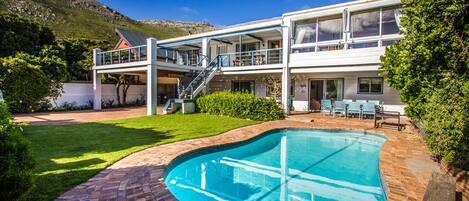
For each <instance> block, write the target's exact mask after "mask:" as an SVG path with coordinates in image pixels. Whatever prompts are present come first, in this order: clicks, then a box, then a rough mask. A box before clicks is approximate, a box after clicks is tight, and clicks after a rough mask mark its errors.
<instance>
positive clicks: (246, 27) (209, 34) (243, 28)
mask: <svg viewBox="0 0 469 201" xmlns="http://www.w3.org/2000/svg"><path fill="white" fill-rule="evenodd" d="M281 24H282V19H281V18H276V19H272V20H268V21H262V22H259V23H253V24H247V25H240V26H234V27H230V28H226V29H220V30H216V31H210V32H205V33H200V34H194V35H190V36H183V37H178V38H171V39H166V40H159V41H158V44H159V45H166V44H169V43H175V42H181V41H187V40H195V39H201V38H204V37H212V36H217V35H221V34H228V33H231V32H240V31H247V30H253V29H259V28H264V27H272V26H280V25H281Z"/></svg>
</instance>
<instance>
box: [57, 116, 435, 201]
mask: <svg viewBox="0 0 469 201" xmlns="http://www.w3.org/2000/svg"><path fill="white" fill-rule="evenodd" d="M289 128H310V129H311V128H312V129H322V130H355V131H359V132H362V131H363V132H368V133H373V134H379V135H383V136H385V137H387V138H388V139H387V140H386V141H385V142H384V143H383V145H382V147H381V151H380V156H379V169H380V173H381V179H382V180H383V181H384V187H385V189H386V191H387V196H388V200H421V199H422V198H423V194H424V190H425V186H426V184H427V183H428V180H429V179H430V178H429V177H424V178H423V182H421V181H420V180H422V179H421V178H417V177H416V176H414V175H413V173H412V171H411V170H410V169H409V168H406V167H405V166H406V162H405V159H406V154H407V153H409V150H410V151H411V152H412V151H418V152H423V153H424V154H423V156H424V157H426V156H428V158H429V153H428V150H426V148H425V146H424V145H423V144H422V143H421V142H418V140H416V139H415V138H411V139H410V141H411V142H410V143H409V142H407V141H409V139H407V135H409V134H404V133H402V132H397V131H392V130H384V129H375V128H370V127H368V125H366V126H358V127H352V126H349V125H346V126H343V125H339V124H332V125H327V124H325V125H322V124H317V123H310V122H301V121H292V120H279V121H271V122H264V123H261V124H256V125H251V126H246V127H242V128H238V129H234V130H231V131H228V132H225V133H222V134H219V135H216V136H211V137H206V138H198V139H191V140H185V141H179V142H174V143H170V144H164V145H160V146H156V147H151V148H148V149H145V150H143V151H140V152H137V153H134V154H131V155H129V156H127V157H125V158H124V159H122V160H120V161H118V162H116V163H114V164H113V165H111V166H109V167H108V168H106V169H104V170H102V171H101V172H100V173H98V174H97V175H96V176H94V177H93V178H91V179H90V180H88V181H87V182H85V183H82V184H80V185H78V186H76V187H75V188H73V189H71V190H69V191H68V192H66V193H64V194H62V195H61V196H60V197H59V198H58V199H57V200H111V199H116V200H120V199H124V200H125V199H145V200H177V199H176V198H175V197H174V196H173V195H172V194H171V192H170V191H169V189H168V188H167V186H166V185H165V184H164V176H165V172H166V170H167V169H168V167H169V166H170V164H171V162H173V161H175V160H176V159H177V158H178V157H182V156H183V155H185V154H188V153H190V152H195V151H197V150H201V149H204V148H205V149H207V148H210V147H217V146H229V145H230V144H238V143H242V142H244V141H247V140H253V139H254V140H255V138H257V137H259V136H262V134H264V133H266V132H269V131H271V130H275V129H289ZM416 142H417V143H416ZM406 144H408V145H410V146H405V148H406V149H404V150H401V149H400V148H399V147H401V145H402V146H404V145H406ZM415 144H417V145H418V146H414V145H415ZM396 164H397V165H396ZM413 177H414V178H413Z"/></svg>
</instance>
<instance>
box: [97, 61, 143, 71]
mask: <svg viewBox="0 0 469 201" xmlns="http://www.w3.org/2000/svg"><path fill="white" fill-rule="evenodd" d="M146 65H148V61H138V62H130V63H120V64H108V65H100V66H94V67H93V70H107V69H116V68H138V67H142V66H146Z"/></svg>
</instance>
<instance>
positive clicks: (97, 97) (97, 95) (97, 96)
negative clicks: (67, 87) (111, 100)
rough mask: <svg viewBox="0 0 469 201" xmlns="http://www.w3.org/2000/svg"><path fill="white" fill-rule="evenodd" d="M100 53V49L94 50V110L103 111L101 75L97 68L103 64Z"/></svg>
mask: <svg viewBox="0 0 469 201" xmlns="http://www.w3.org/2000/svg"><path fill="white" fill-rule="evenodd" d="M100 52H101V49H99V48H96V49H94V50H93V65H94V66H93V95H94V98H93V110H101V75H100V74H99V73H98V70H96V66H98V65H100V64H101V56H100V55H98V54H99V53H100Z"/></svg>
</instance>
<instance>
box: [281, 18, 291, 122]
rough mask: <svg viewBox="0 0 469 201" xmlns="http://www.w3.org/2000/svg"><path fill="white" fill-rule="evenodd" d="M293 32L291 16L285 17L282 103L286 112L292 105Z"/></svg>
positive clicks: (283, 29)
mask: <svg viewBox="0 0 469 201" xmlns="http://www.w3.org/2000/svg"><path fill="white" fill-rule="evenodd" d="M290 33H291V21H290V18H284V19H283V26H282V48H283V51H282V64H283V69H282V105H283V109H284V111H285V113H286V114H287V115H288V114H289V113H290V107H289V104H288V99H289V96H290V84H291V80H290V79H291V78H290V67H289V56H290V35H291V34H290Z"/></svg>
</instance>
